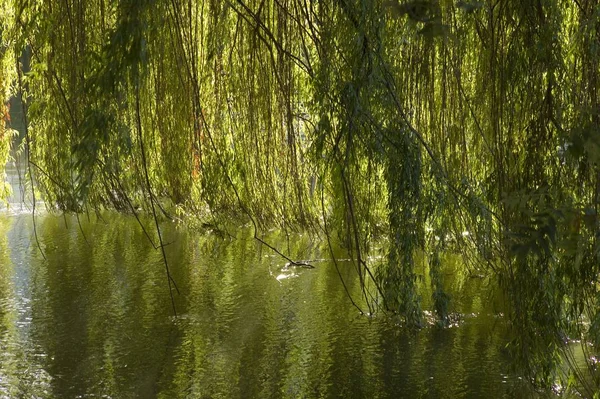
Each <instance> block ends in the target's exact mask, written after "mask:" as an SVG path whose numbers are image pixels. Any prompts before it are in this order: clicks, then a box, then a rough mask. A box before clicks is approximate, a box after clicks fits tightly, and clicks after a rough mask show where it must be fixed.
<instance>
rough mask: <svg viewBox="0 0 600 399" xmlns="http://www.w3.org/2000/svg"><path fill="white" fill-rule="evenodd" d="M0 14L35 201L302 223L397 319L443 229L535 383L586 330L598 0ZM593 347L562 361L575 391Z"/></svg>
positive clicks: (41, 6) (144, 7)
mask: <svg viewBox="0 0 600 399" xmlns="http://www.w3.org/2000/svg"><path fill="white" fill-rule="evenodd" d="M0 20H1V21H2V25H0V39H1V41H0V59H1V63H0V71H1V72H2V74H1V75H0V95H1V96H3V99H4V100H6V99H7V98H8V96H9V95H10V94H13V95H18V96H21V97H23V98H24V99H25V100H26V101H25V108H26V115H27V126H28V128H27V131H26V138H25V140H26V147H27V152H28V159H29V171H28V174H29V179H31V181H32V182H33V181H35V189H36V190H37V191H38V192H39V193H40V194H41V195H42V196H43V199H44V201H45V203H46V204H47V206H49V207H50V208H53V209H57V210H61V211H65V212H70V211H74V212H87V211H89V209H90V208H91V209H100V208H106V207H108V208H115V209H117V210H120V211H124V212H132V213H134V214H136V215H137V213H138V212H140V210H142V211H145V212H147V213H150V214H152V215H153V216H154V220H156V221H158V220H159V219H160V218H161V217H162V216H163V215H166V216H168V217H171V215H170V214H171V213H172V212H173V209H175V212H176V213H177V215H179V217H182V218H193V217H195V218H199V219H200V220H204V221H206V222H207V223H211V224H219V223H221V222H222V221H223V220H228V219H234V220H238V221H239V222H241V223H243V222H250V223H251V224H252V226H253V228H254V231H255V237H256V238H257V239H259V240H261V241H262V239H261V238H260V237H261V235H262V233H261V232H262V231H264V230H265V229H267V228H271V227H277V228H280V229H282V230H285V231H289V230H300V229H304V230H306V229H307V230H309V231H313V232H316V233H318V234H320V235H321V236H323V237H325V238H326V239H327V241H328V242H329V241H331V240H334V241H339V242H341V243H342V244H343V245H345V246H346V247H347V248H348V250H349V251H350V252H351V253H352V255H353V256H352V258H353V259H355V261H354V263H353V264H354V267H355V268H356V272H357V273H358V276H359V278H360V281H361V284H362V286H363V287H364V290H363V298H362V299H358V298H357V299H356V301H357V302H356V303H361V304H364V305H357V306H365V307H367V308H368V309H366V310H365V311H366V312H372V311H374V310H375V309H374V308H375V307H377V306H383V307H384V308H385V309H387V310H388V311H391V312H395V313H397V314H398V315H399V316H401V317H402V318H404V319H405V320H406V321H407V322H408V323H410V324H412V325H419V324H420V323H421V321H422V311H421V298H420V296H419V292H418V289H417V286H418V281H417V274H416V272H415V263H416V259H417V256H418V254H419V253H422V254H425V257H426V259H427V260H428V263H429V273H430V276H431V282H432V284H433V293H434V294H433V303H434V307H435V311H436V314H437V315H438V317H439V319H440V321H441V322H442V323H443V322H444V321H445V320H446V317H447V312H448V301H449V298H448V296H447V295H446V294H445V293H444V287H443V284H442V279H441V268H442V267H443V264H442V263H443V256H442V255H443V254H444V253H446V252H448V251H459V252H460V253H461V254H462V255H463V257H464V259H465V267H466V268H468V269H469V270H474V269H477V270H478V272H488V273H489V274H490V275H491V276H493V278H494V279H497V282H498V284H499V286H500V287H501V288H502V289H503V290H504V292H505V293H506V297H507V302H508V308H509V309H510V314H509V315H508V319H509V321H510V323H511V324H512V325H513V326H514V331H515V337H516V338H515V341H514V342H513V343H512V348H514V354H515V357H516V359H517V360H518V363H519V364H520V365H522V366H523V369H524V370H526V371H527V372H528V373H530V377H531V379H532V380H533V381H534V382H535V383H538V384H540V385H543V386H548V385H550V384H551V383H552V382H553V381H554V379H555V378H557V376H559V377H560V375H559V373H558V371H557V370H559V368H558V366H559V364H560V363H561V362H563V361H564V359H565V358H566V359H567V360H568V361H572V353H571V352H570V349H569V348H572V346H568V345H566V343H565V338H566V337H575V338H577V339H580V340H581V343H582V348H583V351H584V353H585V354H586V357H587V358H588V359H591V358H592V354H593V353H591V349H590V348H592V347H591V346H590V345H588V344H594V345H597V344H600V312H599V311H600V277H599V272H600V270H599V269H600V262H599V259H598V257H599V254H600V246H599V243H598V239H599V237H600V234H599V231H600V230H599V228H600V225H599V223H600V221H599V219H598V204H599V201H600V198H599V195H600V165H599V163H600V129H599V128H600V124H599V119H600V115H599V113H600V104H599V100H598V91H599V86H600V82H599V74H600V66H599V60H600V22H599V21H600V5H599V4H598V2H597V1H593V0H574V1H566V0H536V1H532V2H522V1H515V0H493V1H492V0H486V1H450V0H429V1H428V0H414V1H408V2H407V1H397V0H393V1H378V0H335V1H331V2H326V1H322V2H312V1H306V0H273V1H267V0H246V1H242V0H230V1H219V0H196V1H192V0H188V1H185V0H142V1H137V0H120V1H116V2H110V1H105V0H65V1H54V0H51V1H44V2H42V1H34V0H2V1H1V2H0ZM25 49H27V52H28V54H30V63H31V71H30V72H27V73H24V72H23V68H22V63H20V62H19V60H20V57H21V55H22V54H23V52H24V50H25ZM9 89H10V90H9ZM3 112H4V113H5V114H6V111H3ZM4 119H6V117H4ZM0 129H1V130H0V142H1V143H2V144H1V146H0V149H1V150H2V151H0V155H1V156H2V157H3V159H6V157H7V154H8V153H7V148H8V143H9V138H8V135H7V134H6V129H5V127H4V126H0ZM156 228H157V231H158V233H159V234H158V238H159V239H160V229H159V224H158V222H157V223H156ZM382 242H383V243H384V247H385V253H386V255H385V261H383V262H379V263H375V262H374V261H372V260H370V259H371V258H370V257H369V255H370V254H371V253H372V252H373V248H374V247H375V246H377V245H380V244H381V243H382ZM263 243H264V241H263ZM265 244H266V243H265ZM267 245H268V244H267ZM159 246H160V247H161V248H162V242H161V243H159V244H157V247H159ZM330 247H331V245H330ZM167 274H168V268H167ZM589 365H590V370H589V372H586V373H585V375H584V374H583V373H582V370H581V369H578V368H576V367H575V366H574V367H572V368H571V369H570V370H571V371H570V373H571V374H569V375H566V376H564V377H565V379H568V380H569V381H577V384H576V385H577V387H578V389H581V390H587V393H591V392H593V391H594V390H595V389H596V388H597V387H598V386H600V375H598V374H597V373H596V372H595V371H594V370H593V364H592V363H591V361H590V364H589Z"/></svg>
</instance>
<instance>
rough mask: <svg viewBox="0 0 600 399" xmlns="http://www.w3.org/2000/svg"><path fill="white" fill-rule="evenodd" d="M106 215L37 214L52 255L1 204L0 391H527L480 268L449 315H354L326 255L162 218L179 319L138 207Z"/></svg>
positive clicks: (278, 394) (466, 394)
mask: <svg viewBox="0 0 600 399" xmlns="http://www.w3.org/2000/svg"><path fill="white" fill-rule="evenodd" d="M104 219H105V220H107V221H108V220H110V222H109V223H107V222H104V221H102V220H96V219H95V217H94V218H93V220H91V221H87V220H86V218H85V217H83V218H81V222H82V229H83V233H82V232H81V231H80V230H79V228H78V226H77V222H76V220H75V218H74V217H70V216H67V217H66V218H63V217H62V216H51V215H44V216H40V218H39V220H38V232H39V235H40V241H41V246H42V247H43V249H44V251H45V254H46V257H47V260H44V259H43V258H42V257H41V255H40V254H39V251H38V249H37V247H36V245H35V242H33V237H32V224H31V218H30V216H29V215H1V216H0V398H13V397H38V398H84V397H90V398H92V397H111V398H153V397H157V398H236V397H249V398H282V397H283V398H321V397H326V398H336V397H339V398H397V397H405V398H470V397H485V398H488V397H489V398H491V397H494V398H501V397H506V398H513V397H531V391H529V390H528V389H527V385H526V384H524V383H523V382H522V381H521V380H520V379H519V378H518V377H516V376H514V375H511V374H510V373H509V370H510V367H509V366H510V359H508V355H507V354H506V353H505V352H504V350H503V347H504V346H505V344H506V342H507V339H506V335H507V333H506V328H505V326H504V321H503V318H502V317H501V315H500V314H499V313H498V311H497V309H495V306H496V305H493V302H494V301H493V300H492V301H490V300H489V297H490V295H493V293H491V292H490V291H489V289H488V288H486V287H487V286H486V284H485V282H483V281H481V280H480V279H462V280H461V279H460V278H457V277H456V276H455V275H454V274H453V273H451V272H449V273H448V287H450V290H451V292H450V293H451V295H453V297H454V298H455V301H454V306H455V308H456V309H453V311H454V314H455V315H456V317H455V321H454V323H453V325H452V327H451V328H446V329H441V328H438V327H436V326H433V325H429V326H427V327H426V328H424V329H422V330H420V331H418V332H414V331H413V332H410V331H407V330H406V329H405V328H403V327H401V326H400V325H398V323H397V321H396V320H394V319H393V318H389V317H384V316H381V315H380V316H376V317H371V318H369V317H366V316H361V315H360V314H359V313H358V312H357V310H356V308H354V307H353V306H352V305H351V304H350V302H349V300H348V299H347V297H346V294H345V292H344V289H343V287H342V285H341V284H340V281H339V276H338V274H337V272H336V271H335V268H334V266H333V264H332V263H330V262H328V261H320V262H317V263H316V266H317V267H316V268H315V269H302V268H299V269H298V270H294V271H293V272H290V271H289V269H288V268H286V267H285V261H284V260H283V259H281V258H279V257H277V256H273V255H272V254H271V253H269V252H267V251H265V248H261V247H260V246H259V245H258V244H257V242H256V241H254V240H252V238H251V235H250V234H247V232H244V231H241V232H240V233H239V237H238V238H237V239H235V240H223V239H221V238H217V237H214V236H211V235H198V234H195V233H192V232H190V231H187V230H185V229H181V228H177V227H176V226H175V225H165V226H164V227H165V241H166V242H171V244H170V245H169V246H168V247H167V255H168V257H169V261H170V264H171V267H172V273H173V275H174V278H175V279H176V281H177V283H178V285H179V288H180V290H181V295H179V296H177V298H176V304H177V308H178V311H179V312H180V314H181V315H180V317H179V318H177V319H175V318H174V317H173V316H172V310H171V305H170V301H169V297H168V295H169V293H168V286H167V283H166V278H165V271H164V266H163V264H162V258H161V255H160V253H159V251H156V250H154V249H153V248H152V247H151V245H150V244H149V242H148V240H147V239H146V238H145V236H144V235H143V232H142V231H141V229H140V228H139V226H138V225H137V222H136V221H135V219H134V218H132V217H128V216H123V215H117V214H105V215H104ZM65 224H66V226H65ZM307 240H308V239H307V238H305V237H304V238H303V237H299V238H298V240H296V241H295V242H296V246H297V248H296V250H298V251H299V250H300V249H301V248H302V247H303V245H305V244H306V246H308V241H307ZM311 256H312V257H313V258H315V259H323V258H326V257H327V251H325V250H323V251H322V252H320V251H319V250H318V249H317V250H314V251H313V253H311ZM340 266H341V270H342V273H343V274H344V279H345V280H346V282H347V284H348V286H349V289H350V291H351V292H354V293H357V294H358V290H359V286H358V281H357V279H356V278H354V272H353V268H352V267H351V265H350V263H348V264H344V263H343V262H342V263H340ZM282 275H283V276H284V277H281V276H282ZM452 282H454V283H452ZM459 290H460V291H459ZM458 292H462V293H463V294H462V295H459V294H458ZM425 306H427V303H426V302H425Z"/></svg>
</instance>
